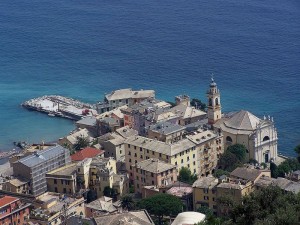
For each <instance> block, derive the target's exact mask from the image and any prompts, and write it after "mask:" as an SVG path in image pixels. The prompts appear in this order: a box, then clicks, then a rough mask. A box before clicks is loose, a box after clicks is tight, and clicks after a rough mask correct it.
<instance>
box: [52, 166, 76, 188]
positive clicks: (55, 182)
mask: <svg viewBox="0 0 300 225" xmlns="http://www.w3.org/2000/svg"><path fill="white" fill-rule="evenodd" d="M78 169H79V168H78ZM54 184H57V180H56V179H54Z"/></svg>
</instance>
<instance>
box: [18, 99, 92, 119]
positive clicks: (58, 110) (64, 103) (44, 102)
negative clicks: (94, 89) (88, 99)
mask: <svg viewBox="0 0 300 225" xmlns="http://www.w3.org/2000/svg"><path fill="white" fill-rule="evenodd" d="M21 106H23V107H24V108H26V109H28V110H34V111H38V112H42V113H46V114H48V116H51V117H55V116H57V117H63V118H67V119H71V120H80V119H81V118H83V117H84V116H94V115H96V114H97V111H96V106H95V105H93V104H88V103H83V102H80V101H78V100H75V99H72V98H67V97H63V96H60V95H45V96H42V97H38V98H33V99H30V100H28V101H25V102H23V103H22V104H21Z"/></svg>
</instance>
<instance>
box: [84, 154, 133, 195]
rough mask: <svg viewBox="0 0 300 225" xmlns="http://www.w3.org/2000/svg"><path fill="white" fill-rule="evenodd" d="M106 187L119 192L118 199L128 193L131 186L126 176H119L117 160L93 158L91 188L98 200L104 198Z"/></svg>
mask: <svg viewBox="0 0 300 225" xmlns="http://www.w3.org/2000/svg"><path fill="white" fill-rule="evenodd" d="M105 187H110V188H113V189H115V190H116V191H117V198H119V197H120V196H122V195H123V194H126V193H128V190H129V184H128V179H127V176H126V175H123V174H117V168H116V160H115V159H113V158H93V160H92V162H91V166H90V180H89V188H90V189H91V190H92V191H93V192H94V195H95V197H96V198H99V197H101V196H103V191H104V189H105Z"/></svg>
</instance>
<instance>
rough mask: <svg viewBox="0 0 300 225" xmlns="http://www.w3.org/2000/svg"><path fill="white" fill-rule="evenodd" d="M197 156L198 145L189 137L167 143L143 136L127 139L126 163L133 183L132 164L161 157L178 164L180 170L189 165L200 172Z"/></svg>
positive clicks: (160, 158) (193, 170)
mask: <svg viewBox="0 0 300 225" xmlns="http://www.w3.org/2000/svg"><path fill="white" fill-rule="evenodd" d="M197 157H198V154H197V152H196V145H195V144H194V143H193V142H192V141H190V140H188V139H183V140H180V141H178V142H176V143H172V144H167V143H165V142H162V141H158V140H153V139H150V138H146V137H142V136H133V137H129V138H128V139H126V141H125V164H126V169H127V171H128V173H129V178H130V180H131V182H132V183H133V180H134V177H133V169H132V165H134V164H136V163H139V162H141V161H144V160H145V159H146V160H147V159H150V158H155V159H159V160H162V161H164V162H166V163H170V164H172V165H175V166H177V168H178V169H179V170H180V168H181V167H188V168H190V170H191V171H192V172H194V173H198V168H199V166H198V165H197V163H198V158H197Z"/></svg>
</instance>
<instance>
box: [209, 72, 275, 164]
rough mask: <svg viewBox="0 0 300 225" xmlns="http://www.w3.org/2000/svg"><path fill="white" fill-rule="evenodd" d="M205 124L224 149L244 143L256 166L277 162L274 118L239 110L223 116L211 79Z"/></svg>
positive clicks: (215, 88)
mask: <svg viewBox="0 0 300 225" xmlns="http://www.w3.org/2000/svg"><path fill="white" fill-rule="evenodd" d="M207 98H208V106H207V116H208V123H209V124H210V125H211V126H212V127H213V128H214V129H216V130H218V131H219V132H222V134H223V143H224V149H227V147H228V146H230V145H233V144H243V145H245V146H246V148H247V159H248V160H249V159H255V160H257V161H258V162H259V163H269V162H271V161H273V162H275V161H276V159H277V142H278V138H277V131H276V128H275V125H274V121H273V118H272V117H270V116H268V117H265V116H264V118H262V119H261V118H258V117H256V116H255V115H253V114H252V113H250V112H248V111H245V110H240V111H239V112H233V113H229V114H226V115H222V112H221V101H220V91H219V89H218V87H217V84H216V82H215V81H214V79H213V78H212V79H211V83H210V86H209V90H208V91H207Z"/></svg>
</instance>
